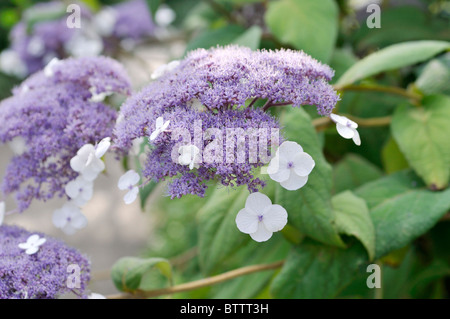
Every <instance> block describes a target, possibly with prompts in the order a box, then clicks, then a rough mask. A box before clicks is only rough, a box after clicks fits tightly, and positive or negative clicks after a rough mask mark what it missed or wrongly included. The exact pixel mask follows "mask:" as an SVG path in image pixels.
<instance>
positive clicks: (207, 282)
mask: <svg viewBox="0 0 450 319" xmlns="http://www.w3.org/2000/svg"><path fill="white" fill-rule="evenodd" d="M283 264H284V260H281V261H277V262H274V263H271V264H262V265H252V266H246V267H242V268H238V269H234V270H231V271H227V272H224V273H222V274H220V275H217V276H212V277H208V278H204V279H200V280H196V281H191V282H188V283H185V284H180V285H176V286H172V287H168V288H162V289H156V290H148V291H144V290H136V291H135V292H134V293H133V294H119V295H111V296H107V298H108V299H131V298H138V299H144V298H150V297H157V296H162V295H170V294H174V293H179V292H183V291H189V290H194V289H198V288H202V287H206V286H211V285H215V284H218V283H221V282H224V281H228V280H230V279H233V278H236V277H240V276H244V275H248V274H252V273H255V272H260V271H265V270H272V269H277V268H280V267H281V266H282V265H283Z"/></svg>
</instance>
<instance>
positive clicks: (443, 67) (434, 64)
mask: <svg viewBox="0 0 450 319" xmlns="http://www.w3.org/2000/svg"><path fill="white" fill-rule="evenodd" d="M449 83H450V53H446V54H444V55H443V56H442V57H439V58H437V59H433V60H431V61H430V62H428V63H427V65H426V66H425V67H423V69H422V70H421V72H420V75H419V77H418V78H417V80H416V82H415V85H416V87H417V88H418V89H419V90H420V91H421V92H422V93H425V94H428V95H430V94H437V93H444V94H448V95H450V86H449V85H448V84H449Z"/></svg>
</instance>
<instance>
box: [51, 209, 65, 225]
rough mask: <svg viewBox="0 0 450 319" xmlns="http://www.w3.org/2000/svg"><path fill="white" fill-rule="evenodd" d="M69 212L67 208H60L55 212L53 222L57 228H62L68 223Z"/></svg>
mask: <svg viewBox="0 0 450 319" xmlns="http://www.w3.org/2000/svg"><path fill="white" fill-rule="evenodd" d="M67 216H68V215H67V212H66V210H65V209H63V208H60V209H57V210H55V211H54V212H53V216H52V222H53V225H54V226H55V227H57V228H62V227H64V225H66V224H67Z"/></svg>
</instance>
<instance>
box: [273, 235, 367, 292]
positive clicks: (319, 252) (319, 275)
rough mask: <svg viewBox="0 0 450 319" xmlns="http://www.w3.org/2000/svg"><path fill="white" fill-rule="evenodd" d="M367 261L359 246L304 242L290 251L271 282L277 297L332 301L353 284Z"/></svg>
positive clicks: (357, 244)
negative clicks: (330, 299) (346, 246)
mask: <svg viewBox="0 0 450 319" xmlns="http://www.w3.org/2000/svg"><path fill="white" fill-rule="evenodd" d="M366 261H367V257H366V253H365V252H364V249H363V248H362V246H361V245H359V243H356V244H355V245H353V246H352V247H350V248H348V249H340V248H336V247H330V246H323V245H319V244H317V243H313V242H306V241H305V242H304V243H302V244H301V245H300V246H298V247H295V248H293V249H292V250H291V252H290V254H289V256H288V258H287V259H286V262H285V264H284V265H283V268H282V269H281V271H280V273H279V274H278V275H277V276H276V277H275V279H274V280H273V282H272V287H271V288H272V289H271V292H272V294H273V296H274V297H275V298H283V299H288V298H301V299H312V298H320V299H323V298H333V297H336V296H337V295H338V294H339V293H340V292H341V291H342V289H344V288H345V287H346V286H347V285H348V284H350V283H351V282H352V281H353V280H354V279H355V278H356V277H357V276H358V274H359V273H361V272H365V269H363V268H362V266H363V265H364V264H365V262H366Z"/></svg>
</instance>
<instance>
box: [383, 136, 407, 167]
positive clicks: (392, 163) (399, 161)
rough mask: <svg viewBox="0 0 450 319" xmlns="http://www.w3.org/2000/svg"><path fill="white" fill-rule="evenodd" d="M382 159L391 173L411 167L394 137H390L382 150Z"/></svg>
mask: <svg viewBox="0 0 450 319" xmlns="http://www.w3.org/2000/svg"><path fill="white" fill-rule="evenodd" d="M381 160H382V161H383V167H384V170H385V171H386V173H388V174H391V173H395V172H398V171H401V170H404V169H406V168H408V167H409V165H408V162H407V161H406V159H405V156H403V154H402V152H401V151H400V149H399V148H398V144H397V142H395V140H394V139H393V138H392V136H391V137H390V138H389V139H388V141H387V142H386V144H385V145H384V147H383V149H382V150H381Z"/></svg>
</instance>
